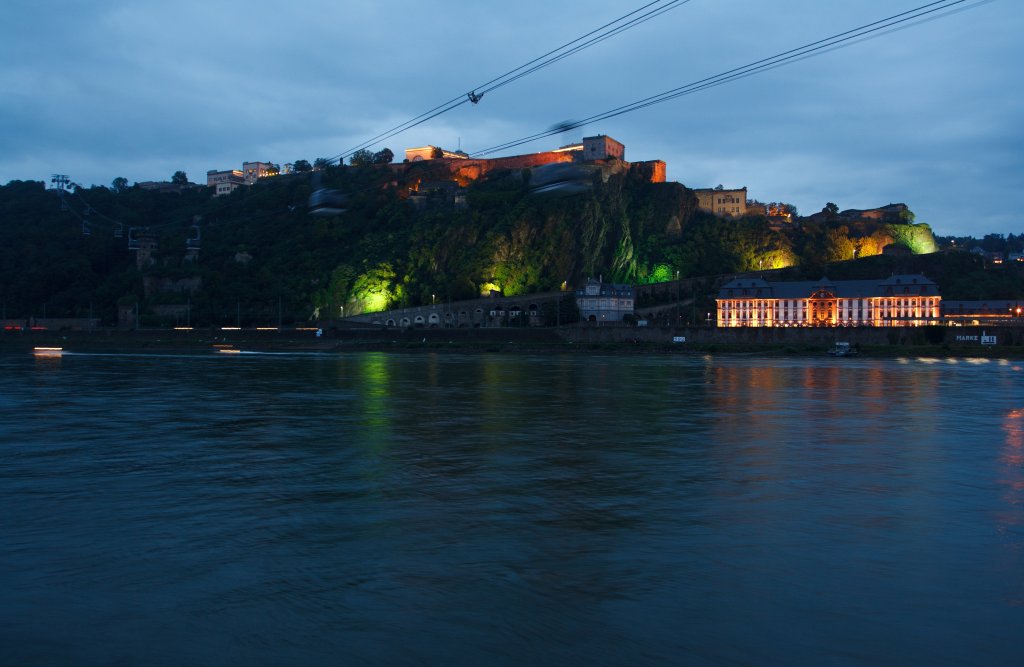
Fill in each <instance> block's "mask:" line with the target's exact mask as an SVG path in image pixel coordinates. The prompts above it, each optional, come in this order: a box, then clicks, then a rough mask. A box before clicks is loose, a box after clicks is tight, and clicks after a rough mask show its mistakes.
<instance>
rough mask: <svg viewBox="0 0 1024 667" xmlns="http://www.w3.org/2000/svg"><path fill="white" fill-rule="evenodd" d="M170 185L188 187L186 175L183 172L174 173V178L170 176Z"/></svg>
mask: <svg viewBox="0 0 1024 667" xmlns="http://www.w3.org/2000/svg"><path fill="white" fill-rule="evenodd" d="M171 183H174V184H175V185H188V175H186V174H185V172H183V171H180V170H179V171H176V172H174V176H171Z"/></svg>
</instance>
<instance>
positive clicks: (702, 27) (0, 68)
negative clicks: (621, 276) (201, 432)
mask: <svg viewBox="0 0 1024 667" xmlns="http://www.w3.org/2000/svg"><path fill="white" fill-rule="evenodd" d="M926 1H927V0H856V1H853V2H835V1H831V0H777V1H775V2H765V1H764V0H760V1H757V0H691V1H690V2H687V3H685V4H682V5H681V6H678V7H676V8H675V9H672V10H671V11H668V12H666V13H665V14H663V15H662V16H660V17H657V18H654V19H653V20H650V21H648V22H646V23H643V24H642V25H638V26H637V27H635V28H633V29H631V30H628V31H625V32H623V33H622V34H619V35H617V36H614V37H612V38H610V39H608V40H606V41H603V42H601V43H599V44H596V45H594V46H593V47H591V48H589V49H587V50H585V51H582V52H580V53H578V54H575V55H573V56H571V57H569V58H566V59H565V60H562V61H560V62H558V63H555V64H553V65H551V66H550V67H547V68H545V69H543V70H540V71H538V72H535V73H533V74H530V75H528V76H525V77H523V78H522V79H520V80H518V81H515V82H513V83H511V84H509V85H507V86H505V87H503V88H500V89H498V90H495V91H492V92H491V93H490V94H487V95H486V96H485V97H484V98H483V100H482V101H481V102H480V103H479V104H477V105H472V104H464V105H462V106H460V107H458V108H457V109H455V110H453V111H451V112H449V113H446V114H444V115H442V116H439V117H437V118H435V119H433V120H430V121H429V122H427V123H424V124H422V125H419V126H417V127H415V128H413V129H411V130H408V131H406V132H405V133H403V134H401V135H399V136H396V137H393V138H391V139H388V140H387V141H386V142H384V143H382V144H378V145H375V146H373V147H372V148H373V150H379V149H380V148H383V147H384V146H387V147H389V148H391V150H392V151H394V153H395V155H396V159H397V160H401V159H402V157H403V150H404V149H405V148H408V147H414V146H423V145H427V144H434V145H441V146H444V147H445V148H448V149H457V148H460V147H461V149H462V150H465V151H467V152H471V153H472V152H474V151H478V150H482V149H486V148H489V147H491V146H494V145H497V144H501V143H503V142H506V141H510V140H514V139H518V138H520V137H524V136H528V135H530V134H533V133H536V132H540V131H544V130H546V129H548V128H549V127H551V126H552V125H554V124H556V123H559V122H561V121H565V120H569V119H581V118H586V117H588V116H591V115H594V114H596V113H599V112H603V111H606V110H609V109H612V108H615V107H618V106H620V105H623V104H628V103H630V102H633V101H636V100H638V99H641V98H645V97H648V96H650V95H654V94H657V93H661V92H663V91H666V90H669V89H671V88H675V87H677V86H681V85H684V84H687V83H690V82H693V81H696V80H700V79H703V78H705V77H707V76H712V75H716V74H719V73H721V72H724V71H727V70H729V69H732V68H734V67H738V66H742V65H746V64H748V63H751V62H753V61H757V60H759V59H761V58H764V57H768V56H772V55H774V54H777V53H780V52H782V51H786V50H787V49H791V48H794V47H797V46H801V45H803V44H807V43H810V42H814V41H816V40H818V39H821V38H824V37H828V36H830V35H833V34H836V33H839V32H842V31H844V30H848V29H850V28H855V27H858V26H861V25H864V24H867V23H870V22H872V21H875V20H878V19H882V18H885V17H888V16H892V15H894V14H897V13H899V12H901V11H904V10H909V9H912V8H914V7H918V6H920V5H924V4H926ZM644 4H647V3H646V2H645V1H644V0H634V1H632V2H612V1H609V0H595V1H592V2H586V3H584V2H561V3H551V2H541V1H537V0H521V1H519V2H510V3H497V2H479V1H468V0H462V1H457V2H456V1H453V2H446V3H424V2H416V3H414V2H369V1H367V2H362V1H360V2H328V1H323V0H307V1H305V2H300V3H289V2H280V1H278V2H264V1H262V0H256V1H252V2H245V3H209V2H197V1H194V0H181V1H179V2H174V3H168V2H149V1H144V0H143V1H140V0H134V1H132V2H127V1H116V0H94V1H89V2H84V1H78V2H74V1H73V2H68V3H61V4H59V5H53V4H47V3H39V2H36V1H32V2H29V1H27V0H8V2H5V3H4V18H3V22H2V27H0V37H2V39H0V53H2V63H3V64H2V65H0V82H2V83H0V91H2V94H0V122H2V125H3V132H2V134H0V151H2V154H3V156H4V159H3V161H2V163H0V183H7V182H8V181H10V180H16V179H20V180H41V181H48V180H49V177H50V175H51V174H53V173H62V174H67V175H68V176H70V178H71V180H72V181H74V182H77V183H80V184H83V185H91V184H96V185H109V184H110V183H111V181H112V180H113V179H114V178H116V177H125V178H127V179H128V181H129V182H136V181H148V180H169V179H170V177H171V175H172V174H173V173H174V172H175V171H177V170H183V171H185V172H186V173H187V174H188V176H189V178H190V180H192V181H195V182H202V183H205V177H206V171H207V170H209V169H230V168H236V169H238V168H241V164H242V162H243V161H254V160H263V161H271V162H275V163H279V164H284V163H287V162H294V161H295V160H298V159H306V160H309V161H310V162H312V161H313V160H314V159H316V158H317V157H333V156H335V155H338V154H341V153H343V152H346V151H347V150H348V149H350V148H352V147H354V146H356V145H358V144H360V143H361V142H363V141H364V140H366V139H369V138H370V137H372V136H374V135H376V134H378V133H380V132H382V131H384V130H387V129H389V128H391V127H392V126H395V125H397V124H399V123H401V122H403V121H405V120H407V119H409V118H411V117H413V116H416V115H418V114H420V113H422V112H424V111H426V110H428V109H430V108H432V107H434V106H436V105H438V104H441V103H443V102H445V101H446V100H449V99H451V98H454V97H456V96H458V95H460V94H464V93H466V92H468V91H470V90H474V89H475V88H477V87H478V86H480V84H483V83H485V82H487V81H489V80H491V79H492V78H494V77H496V76H499V75H501V74H503V73H505V72H507V71H509V70H511V69H513V68H516V67H518V66H520V65H522V64H524V63H526V62H527V61H529V60H532V59H533V58H536V57H538V56H540V55H542V54H544V53H545V52H547V51H549V50H551V49H554V48H556V47H558V46H561V45H562V44H565V43H566V42H569V41H570V40H573V39H575V38H576V37H579V36H581V35H583V34H585V33H587V32H589V31H591V30H593V29H595V28H598V27H600V26H601V25H603V24H605V23H607V22H609V21H612V20H614V19H616V18H618V17H620V16H622V15H624V14H626V13H627V12H630V11H632V10H635V9H637V8H639V7H640V6H642V5H644ZM957 7H958V8H959V9H961V11H958V12H954V13H949V12H945V13H942V12H940V13H939V16H940V18H938V19H936V20H932V21H927V22H924V23H920V24H916V25H913V26H912V27H909V28H907V29H903V30H899V31H896V32H890V33H887V34H882V35H880V36H878V37H876V38H873V39H868V40H866V41H861V42H859V43H854V44H852V45H850V46H848V47H846V48H840V49H836V50H833V51H830V52H827V53H825V54H824V55H821V56H819V57H814V58H809V59H805V60H802V61H800V62H796V63H794V64H791V65H788V66H786V67H780V68H777V69H773V70H771V71H768V72H765V73H762V74H758V75H756V76H751V77H748V78H744V79H741V80H738V81H735V82H732V83H728V84H726V85H722V86H719V87H716V88H713V89H711V90H707V91H703V92H699V93H696V94H693V95H689V96H686V97H682V98H679V99H676V100H673V101H669V102H666V103H664V104H659V105H657V106H653V107H649V108H646V109H642V110H639V111H635V112H632V113H628V114H625V115H622V116H618V117H616V118H611V119H608V120H605V121H601V122H600V123H596V124H588V125H586V126H585V127H583V128H581V129H577V130H574V131H572V132H569V133H567V134H566V135H565V136H555V137H550V138H548V139H544V140H540V141H536V142H533V143H530V144H527V145H525V146H521V147H518V148H513V149H510V150H509V151H506V152H503V153H499V154H497V155H508V154H518V153H528V152H535V151H541V150H546V149H549V148H553V147H556V146H558V145H560V144H562V143H568V142H569V141H575V140H579V139H580V138H581V137H582V136H584V135H587V136H589V135H592V134H607V135H610V136H612V137H614V138H616V139H617V140H619V141H621V142H622V143H624V144H625V145H626V159H627V160H650V159H661V160H665V161H666V162H667V163H668V178H669V180H674V181H679V182H681V183H684V184H685V185H687V186H689V187H711V186H714V185H717V184H722V185H724V186H725V187H741V186H746V187H747V188H748V189H749V193H748V194H749V196H750V197H751V198H755V199H758V200H761V201H765V202H768V201H785V202H790V203H793V204H795V205H796V206H797V207H798V208H799V211H800V213H801V214H805V215H806V214H809V213H813V212H815V211H818V210H821V208H822V207H823V206H824V205H825V203H826V202H830V201H831V202H835V203H836V204H838V205H839V207H840V208H841V209H846V208H868V207H873V206H880V205H884V204H888V203H890V202H905V203H906V204H907V205H908V206H910V208H911V209H912V210H913V211H914V212H915V213H916V214H917V220H918V221H919V222H927V223H929V224H930V225H931V226H932V227H933V229H934V230H935V232H936V233H937V234H942V235H947V234H957V235H973V236H977V237H980V236H983V235H984V234H986V233H992V232H997V233H1010V232H1013V233H1017V234H1019V233H1022V232H1024V224H1022V223H1021V221H1020V218H1019V217H1018V212H1017V210H1016V208H1017V206H1018V205H1019V202H1018V201H1017V200H1016V199H1015V197H1017V196H1019V194H1020V193H1021V191H1022V187H1021V186H1022V185H1024V122H1022V120H1024V68H1022V67H1021V66H1020V63H1021V62H1024V40H1021V38H1020V35H1021V34H1022V33H1024V4H1022V3H1020V2H1019V1H1017V0H991V1H982V2H976V1H971V2H964V3H962V4H960V5H957ZM1014 63H1016V64H1014Z"/></svg>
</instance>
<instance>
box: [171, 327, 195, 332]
mask: <svg viewBox="0 0 1024 667" xmlns="http://www.w3.org/2000/svg"><path fill="white" fill-rule="evenodd" d="M174 330H175V331H192V327H174Z"/></svg>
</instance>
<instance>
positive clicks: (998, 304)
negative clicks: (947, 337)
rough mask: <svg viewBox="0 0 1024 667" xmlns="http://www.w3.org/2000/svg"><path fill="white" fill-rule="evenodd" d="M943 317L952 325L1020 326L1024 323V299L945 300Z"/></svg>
mask: <svg viewBox="0 0 1024 667" xmlns="http://www.w3.org/2000/svg"><path fill="white" fill-rule="evenodd" d="M942 317H943V320H945V323H946V324H948V325H950V326H961V327H970V326H975V327H976V326H993V325H998V324H1009V325H1013V326H1020V325H1021V324H1024V299H993V300H991V301H943V302H942Z"/></svg>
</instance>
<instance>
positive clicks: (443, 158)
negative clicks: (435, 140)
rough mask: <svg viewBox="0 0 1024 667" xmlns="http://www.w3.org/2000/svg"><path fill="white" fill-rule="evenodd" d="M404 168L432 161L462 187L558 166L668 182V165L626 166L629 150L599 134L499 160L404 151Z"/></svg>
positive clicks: (431, 149) (437, 150) (425, 149)
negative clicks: (495, 174)
mask: <svg viewBox="0 0 1024 667" xmlns="http://www.w3.org/2000/svg"><path fill="white" fill-rule="evenodd" d="M405 160H406V162H405V164H416V163H420V162H426V161H432V162H435V163H439V164H445V165H446V166H447V167H448V168H449V170H450V172H451V176H452V179H453V180H455V181H456V182H458V183H459V185H463V186H465V185H467V184H468V183H471V182H472V181H475V180H477V179H479V178H481V177H483V176H485V175H486V174H487V173H489V172H492V171H499V170H503V169H532V168H533V167H540V166H542V165H546V164H553V163H556V162H574V163H587V162H598V161H606V162H618V163H619V164H620V165H621V167H622V168H623V169H625V170H628V171H636V172H639V173H642V174H644V175H645V178H647V180H649V181H650V182H651V183H664V182H665V162H664V161H662V160H647V161H643V162H632V163H630V162H626V147H625V146H624V145H623V144H622V143H620V142H618V141H616V140H615V139H612V138H611V137H609V136H606V135H603V134H598V135H596V136H593V137H584V138H583V142H582V143H579V144H570V145H568V146H562V147H561V148H556V149H555V150H551V151H543V152H540V153H529V154H527V155H512V156H509V157H498V158H473V157H470V156H469V155H468V154H466V153H464V152H462V151H449V150H445V149H444V148H441V147H440V146H432V145H428V146H421V147H418V148H407V149H405Z"/></svg>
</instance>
